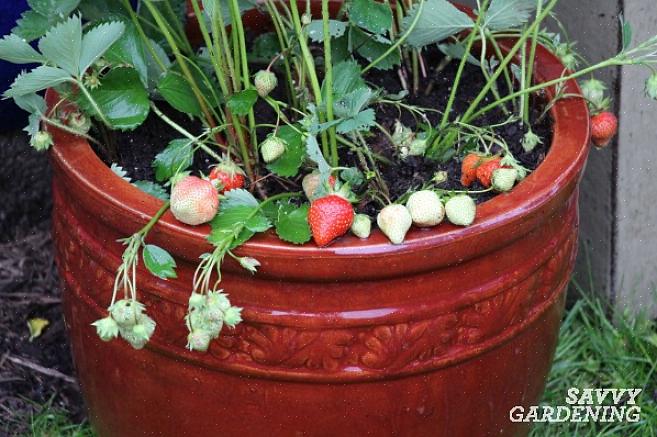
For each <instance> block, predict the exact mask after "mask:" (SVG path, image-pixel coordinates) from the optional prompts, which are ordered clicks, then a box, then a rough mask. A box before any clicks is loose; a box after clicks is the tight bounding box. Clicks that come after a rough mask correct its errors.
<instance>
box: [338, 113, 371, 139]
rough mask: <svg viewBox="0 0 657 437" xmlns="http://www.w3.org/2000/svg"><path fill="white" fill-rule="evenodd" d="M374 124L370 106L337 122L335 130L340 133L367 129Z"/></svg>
mask: <svg viewBox="0 0 657 437" xmlns="http://www.w3.org/2000/svg"><path fill="white" fill-rule="evenodd" d="M375 124H376V116H375V115H374V110H373V109H371V108H370V109H366V110H364V111H361V112H359V113H358V114H356V116H354V117H351V118H348V119H346V120H344V121H343V122H341V123H340V124H338V127H337V128H336V130H337V131H338V133H341V134H346V133H349V132H360V131H368V130H369V129H370V128H371V127H372V126H374V125H375Z"/></svg>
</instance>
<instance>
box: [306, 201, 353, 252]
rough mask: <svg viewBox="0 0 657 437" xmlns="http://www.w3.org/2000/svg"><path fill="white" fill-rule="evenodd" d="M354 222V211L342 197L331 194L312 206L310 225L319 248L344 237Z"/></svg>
mask: <svg viewBox="0 0 657 437" xmlns="http://www.w3.org/2000/svg"><path fill="white" fill-rule="evenodd" d="M353 221H354V209H353V208H352V206H351V203H349V201H348V200H347V199H345V198H344V197H342V196H338V195H337V194H329V195H328V196H325V197H322V198H320V199H317V200H315V201H314V202H313V203H311V204H310V211H308V223H309V224H310V229H311V230H312V233H313V239H314V240H315V243H316V244H317V245H318V246H319V247H323V246H328V245H329V244H330V243H331V242H332V241H333V240H335V239H336V238H338V237H341V236H343V235H344V234H345V233H347V231H348V230H349V228H351V224H352V223H353Z"/></svg>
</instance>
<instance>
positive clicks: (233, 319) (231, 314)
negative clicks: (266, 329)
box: [224, 307, 242, 328]
mask: <svg viewBox="0 0 657 437" xmlns="http://www.w3.org/2000/svg"><path fill="white" fill-rule="evenodd" d="M241 321H242V308H240V307H230V308H228V309H227V310H226V311H224V323H226V325H228V326H230V327H231V328H234V327H235V325H237V324H238V323H240V322H241Z"/></svg>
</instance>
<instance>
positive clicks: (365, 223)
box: [351, 214, 372, 238]
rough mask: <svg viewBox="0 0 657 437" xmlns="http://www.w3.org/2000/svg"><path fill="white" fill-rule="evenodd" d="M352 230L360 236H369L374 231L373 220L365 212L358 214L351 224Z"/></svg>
mask: <svg viewBox="0 0 657 437" xmlns="http://www.w3.org/2000/svg"><path fill="white" fill-rule="evenodd" d="M351 232H352V233H353V234H354V235H355V236H357V237H358V238H369V236H370V233H371V232H372V221H371V220H370V218H369V216H367V215H365V214H356V215H355V216H354V222H353V223H352V224H351Z"/></svg>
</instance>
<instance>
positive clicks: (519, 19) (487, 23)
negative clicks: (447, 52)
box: [478, 0, 543, 30]
mask: <svg viewBox="0 0 657 437" xmlns="http://www.w3.org/2000/svg"><path fill="white" fill-rule="evenodd" d="M540 1H543V0H540ZM537 6H538V0H493V1H491V3H490V6H489V7H488V11H486V16H485V20H484V24H483V27H487V28H488V29H491V30H505V29H513V28H514V27H518V26H522V25H523V24H525V23H527V21H528V20H529V17H530V15H531V14H532V12H534V10H536V7H537ZM478 13H481V11H479V12H478Z"/></svg>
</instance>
